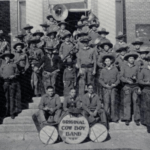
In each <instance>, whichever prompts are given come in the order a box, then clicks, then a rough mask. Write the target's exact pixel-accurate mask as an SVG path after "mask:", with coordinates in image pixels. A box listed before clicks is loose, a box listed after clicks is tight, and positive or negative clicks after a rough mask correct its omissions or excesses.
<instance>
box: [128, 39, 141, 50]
mask: <svg viewBox="0 0 150 150" xmlns="http://www.w3.org/2000/svg"><path fill="white" fill-rule="evenodd" d="M131 44H132V45H131V47H130V51H134V52H137V51H140V48H141V46H142V45H143V44H144V42H143V41H141V39H140V38H136V39H135V41H134V42H132V43H131Z"/></svg>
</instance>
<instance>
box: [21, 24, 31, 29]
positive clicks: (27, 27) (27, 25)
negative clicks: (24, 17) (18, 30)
mask: <svg viewBox="0 0 150 150" xmlns="http://www.w3.org/2000/svg"><path fill="white" fill-rule="evenodd" d="M32 28H33V26H31V25H29V24H26V26H25V27H24V28H23V29H24V30H28V29H32Z"/></svg>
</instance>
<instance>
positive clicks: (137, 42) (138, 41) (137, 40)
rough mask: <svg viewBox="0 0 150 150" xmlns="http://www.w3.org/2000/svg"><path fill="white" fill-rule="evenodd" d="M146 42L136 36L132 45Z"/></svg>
mask: <svg viewBox="0 0 150 150" xmlns="http://www.w3.org/2000/svg"><path fill="white" fill-rule="evenodd" d="M143 43H144V42H143V41H141V40H140V39H139V38H136V39H135V41H134V42H132V45H142V44H143Z"/></svg>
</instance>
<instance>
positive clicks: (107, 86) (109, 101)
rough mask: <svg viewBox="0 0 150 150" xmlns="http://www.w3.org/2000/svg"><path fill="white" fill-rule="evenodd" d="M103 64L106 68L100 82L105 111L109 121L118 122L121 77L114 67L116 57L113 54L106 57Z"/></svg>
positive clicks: (103, 58) (102, 72)
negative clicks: (118, 89)
mask: <svg viewBox="0 0 150 150" xmlns="http://www.w3.org/2000/svg"><path fill="white" fill-rule="evenodd" d="M102 62H103V64H104V65H105V68H103V69H102V71H101V74H100V79H99V82H100V84H101V85H102V87H103V101H104V109H105V112H106V113H107V115H108V116H109V117H110V120H109V121H113V122H118V120H119V116H118V115H119V113H118V112H119V111H118V102H119V99H117V97H118V96H117V93H118V91H117V88H116V87H117V86H118V84H119V83H120V79H119V78H120V76H119V71H118V69H117V68H116V67H115V66H114V65H113V63H114V62H115V57H114V56H113V55H111V54H107V55H104V56H103V57H102Z"/></svg>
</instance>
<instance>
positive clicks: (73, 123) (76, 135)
mask: <svg viewBox="0 0 150 150" xmlns="http://www.w3.org/2000/svg"><path fill="white" fill-rule="evenodd" d="M58 130H59V135H60V137H61V139H62V140H63V141H64V142H66V143H69V144H79V143H81V142H83V141H84V140H85V139H86V138H87V136H88V134H89V123H88V121H87V119H86V118H85V117H83V116H79V117H77V116H72V115H66V116H65V117H64V118H63V119H62V120H61V121H60V124H59V127H58Z"/></svg>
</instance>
